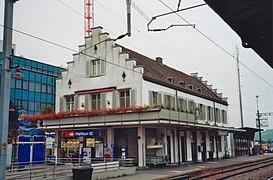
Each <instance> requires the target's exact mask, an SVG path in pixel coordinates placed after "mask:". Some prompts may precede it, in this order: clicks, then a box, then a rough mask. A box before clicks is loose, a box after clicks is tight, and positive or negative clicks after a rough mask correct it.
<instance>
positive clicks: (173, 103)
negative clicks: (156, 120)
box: [170, 96, 175, 110]
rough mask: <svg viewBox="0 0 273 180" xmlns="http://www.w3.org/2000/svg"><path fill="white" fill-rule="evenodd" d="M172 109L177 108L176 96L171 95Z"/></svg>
mask: <svg viewBox="0 0 273 180" xmlns="http://www.w3.org/2000/svg"><path fill="white" fill-rule="evenodd" d="M170 99H171V110H175V97H174V96H171V98H170Z"/></svg>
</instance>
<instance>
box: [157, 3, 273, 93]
mask: <svg viewBox="0 0 273 180" xmlns="http://www.w3.org/2000/svg"><path fill="white" fill-rule="evenodd" d="M158 1H159V2H161V3H162V4H163V5H164V6H166V7H167V8H168V9H169V10H171V11H172V12H173V13H175V14H176V15H177V16H178V17H180V18H181V19H182V20H184V21H185V22H186V23H188V24H190V23H189V22H188V21H187V20H186V19H185V18H183V17H182V16H181V15H180V14H178V13H177V12H176V11H175V10H173V9H172V8H171V7H170V6H168V5H167V4H166V3H164V2H163V1H162V0H158ZM165 14H168V13H164V14H162V15H165ZM162 15H160V16H162ZM160 16H159V17H160ZM194 29H195V30H196V31H197V32H198V33H200V34H201V35H202V36H204V37H205V38H206V39H208V40H209V41H210V42H212V43H213V44H214V45H216V46H217V47H218V48H220V49H221V50H222V51H223V52H225V53H226V54H227V55H229V56H230V57H232V59H233V60H235V61H237V60H236V58H235V57H234V56H233V54H232V53H230V52H228V51H227V50H226V49H225V48H223V47H222V46H221V45H219V44H218V43H217V42H215V41H214V40H213V39H211V38H210V37H209V36H207V35H206V34H204V33H203V32H202V31H201V30H199V29H198V28H196V27H194ZM239 63H240V64H241V65H243V66H244V67H245V68H246V69H248V70H249V71H250V72H252V73H253V74H254V75H255V76H257V77H258V78H259V79H260V80H262V81H264V82H265V83H266V84H268V85H269V86H270V87H272V88H273V85H272V84H270V83H269V82H268V81H266V80H265V79H264V78H262V77H261V76H260V75H258V74H257V73H256V72H255V71H253V70H252V69H250V68H249V67H248V66H247V65H245V64H244V63H242V62H241V61H240V62H239Z"/></svg>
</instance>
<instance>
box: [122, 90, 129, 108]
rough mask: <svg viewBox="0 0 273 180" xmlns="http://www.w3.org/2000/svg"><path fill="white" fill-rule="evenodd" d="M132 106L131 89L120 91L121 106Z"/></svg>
mask: <svg viewBox="0 0 273 180" xmlns="http://www.w3.org/2000/svg"><path fill="white" fill-rule="evenodd" d="M127 106H130V91H129V90H126V91H120V107H127Z"/></svg>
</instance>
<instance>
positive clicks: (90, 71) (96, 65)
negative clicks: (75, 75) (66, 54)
mask: <svg viewBox="0 0 273 180" xmlns="http://www.w3.org/2000/svg"><path fill="white" fill-rule="evenodd" d="M104 74H105V61H104V60H102V59H93V60H91V61H87V62H86V76H87V77H96V76H101V75H104Z"/></svg>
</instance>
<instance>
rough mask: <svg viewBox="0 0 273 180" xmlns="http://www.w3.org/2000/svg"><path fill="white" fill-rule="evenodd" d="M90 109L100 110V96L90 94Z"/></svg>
mask: <svg viewBox="0 0 273 180" xmlns="http://www.w3.org/2000/svg"><path fill="white" fill-rule="evenodd" d="M91 107H92V109H99V108H101V95H100V94H92V95H91Z"/></svg>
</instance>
